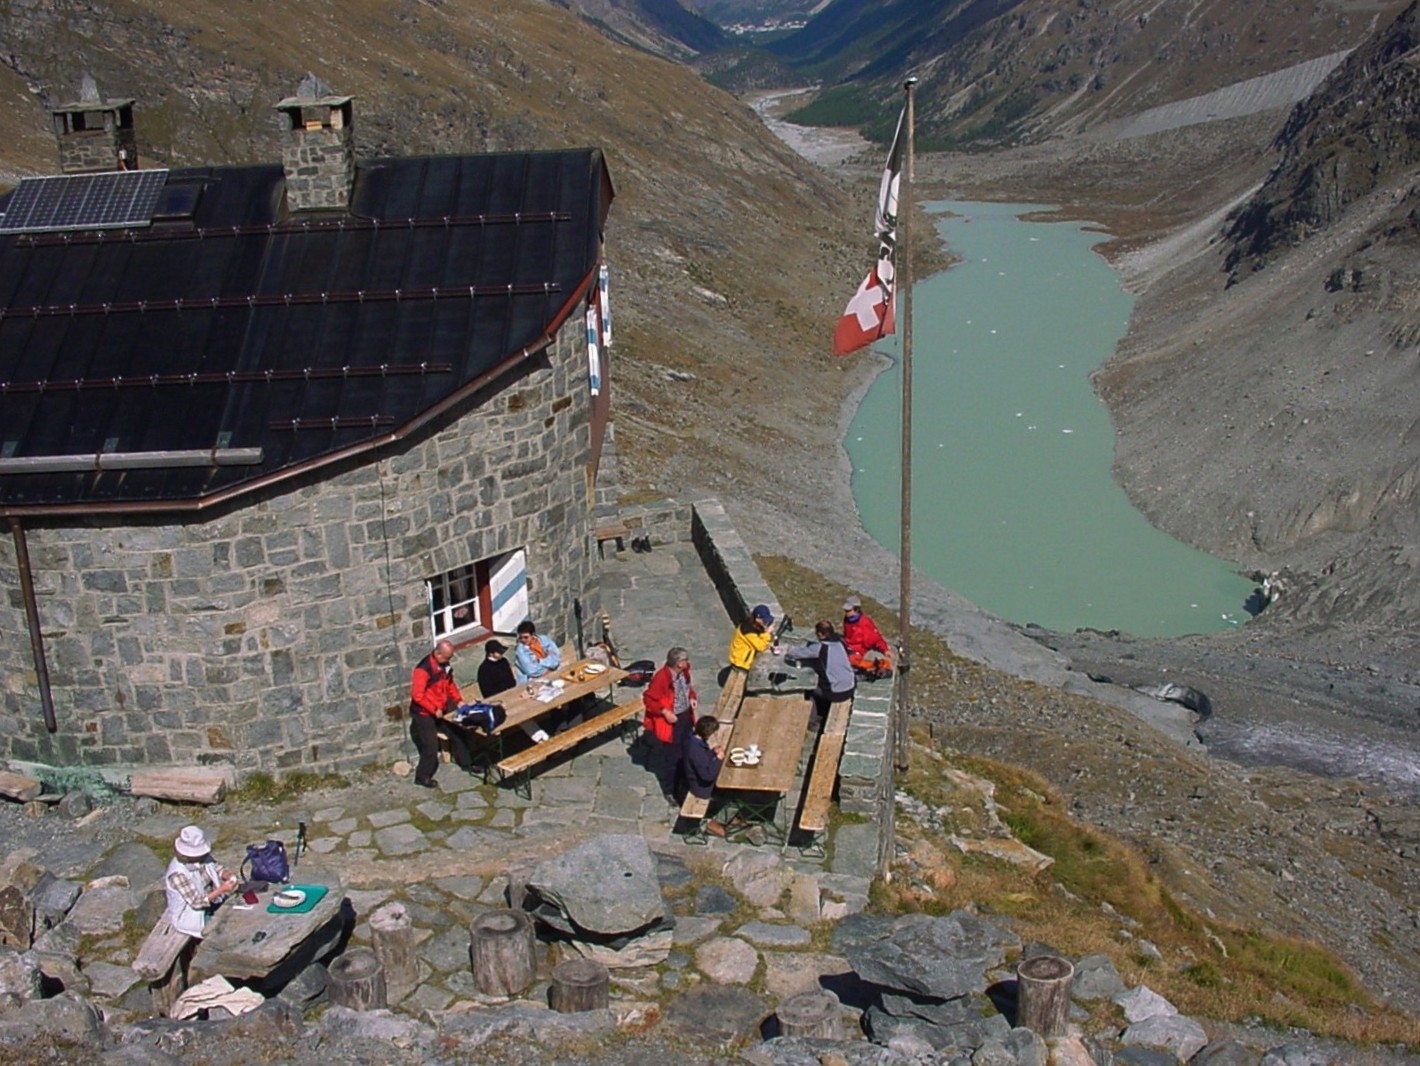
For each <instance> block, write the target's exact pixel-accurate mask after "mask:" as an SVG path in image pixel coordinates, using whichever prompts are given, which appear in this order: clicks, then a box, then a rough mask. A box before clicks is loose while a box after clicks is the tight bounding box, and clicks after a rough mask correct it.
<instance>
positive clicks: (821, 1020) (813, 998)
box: [776, 988, 843, 1040]
mask: <svg viewBox="0 0 1420 1066" xmlns="http://www.w3.org/2000/svg"><path fill="white" fill-rule="evenodd" d="M776 1013H777V1014H778V1016H779V1035H780V1036H809V1037H822V1038H823V1039H825V1040H842V1039H843V1010H842V1008H841V1007H840V1006H839V1003H838V997H837V996H835V995H834V994H833V993H832V992H830V991H828V990H827V989H824V988H819V989H815V990H814V991H812V992H800V993H799V994H798V995H797V996H790V997H789V998H788V999H786V1000H785V1001H784V1002H783V1003H781V1004H779V1010H778V1011H777V1012H776Z"/></svg>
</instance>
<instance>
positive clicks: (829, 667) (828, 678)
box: [784, 621, 858, 726]
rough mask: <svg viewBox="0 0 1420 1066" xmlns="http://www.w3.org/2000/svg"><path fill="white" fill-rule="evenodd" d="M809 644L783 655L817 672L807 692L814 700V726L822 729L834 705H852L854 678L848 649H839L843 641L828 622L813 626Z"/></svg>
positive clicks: (855, 679)
mask: <svg viewBox="0 0 1420 1066" xmlns="http://www.w3.org/2000/svg"><path fill="white" fill-rule="evenodd" d="M814 637H815V638H816V639H815V640H813V641H812V642H811V643H809V644H807V645H805V646H804V647H802V648H793V649H790V650H789V651H787V652H785V654H784V658H785V660H786V661H787V662H798V663H804V664H806V665H808V666H812V667H813V668H814V670H815V671H817V673H818V685H817V687H815V689H814V691H813V692H812V693H811V695H812V697H813V701H814V719H815V722H814V724H815V725H816V726H822V725H823V724H824V722H826V721H827V720H828V715H829V712H830V711H831V710H832V709H833V705H834V704H835V703H852V701H853V690H854V688H855V686H856V685H857V680H858V679H857V677H856V675H855V674H854V673H853V664H852V663H851V662H849V661H848V649H847V648H845V647H844V646H843V638H842V637H840V636H839V635H838V633H837V631H836V630H834V628H833V623H832V622H827V621H825V622H818V623H816V624H815V625H814Z"/></svg>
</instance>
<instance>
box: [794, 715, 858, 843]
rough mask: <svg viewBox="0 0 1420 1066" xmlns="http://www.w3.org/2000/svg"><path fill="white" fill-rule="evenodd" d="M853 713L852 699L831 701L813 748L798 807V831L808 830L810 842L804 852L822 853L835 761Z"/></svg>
mask: <svg viewBox="0 0 1420 1066" xmlns="http://www.w3.org/2000/svg"><path fill="white" fill-rule="evenodd" d="M852 714H853V704H852V701H847V702H844V703H835V704H833V708H832V710H830V711H829V713H828V721H827V722H825V723H824V727H823V733H822V735H820V736H819V739H818V747H817V748H816V749H815V751H814V768H813V771H812V772H811V773H810V774H809V780H808V783H807V784H806V785H805V786H804V802H803V806H802V807H801V808H800V810H799V831H800V832H803V833H807V834H809V842H808V843H807V844H805V845H803V847H801V848H800V851H802V852H803V853H804V855H806V856H812V857H815V858H823V856H824V854H825V852H824V847H823V834H824V831H825V830H826V829H827V828H828V808H829V805H830V804H831V803H832V802H833V786H834V785H835V784H836V783H837V782H838V764H839V762H840V761H841V760H842V758H843V746H844V743H845V742H846V741H847V740H848V719H849V718H850V717H851V716H852Z"/></svg>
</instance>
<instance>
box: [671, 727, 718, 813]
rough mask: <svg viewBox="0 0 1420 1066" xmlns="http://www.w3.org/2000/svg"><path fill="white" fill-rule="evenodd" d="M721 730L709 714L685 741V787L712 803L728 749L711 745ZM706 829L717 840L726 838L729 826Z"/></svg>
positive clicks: (683, 758)
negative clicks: (711, 797)
mask: <svg viewBox="0 0 1420 1066" xmlns="http://www.w3.org/2000/svg"><path fill="white" fill-rule="evenodd" d="M719 728H720V720H719V719H718V718H716V717H715V716H714V715H712V714H707V715H706V716H705V717H704V718H702V719H700V721H698V722H696V723H695V732H694V735H693V736H691V738H690V739H689V740H687V741H686V742H685V754H684V756H683V757H682V760H681V770H682V772H683V773H684V775H685V788H686V791H687V792H689V793H690V794H691V795H692V796H699V797H700V798H701V799H707V800H708V799H709V798H710V796H711V793H713V792H714V791H715V779H716V778H717V777H719V776H720V767H722V766H724V765H725V749H724V746H723V745H720V744H712V743H711V740H712V739H713V738H714V736H715V732H716V731H717V730H718V729H719ZM705 830H706V832H709V833H714V834H715V835H716V836H717V837H722V836H724V835H725V827H724V826H723V825H721V824H720V823H719V822H715V821H709V822H706V823H705Z"/></svg>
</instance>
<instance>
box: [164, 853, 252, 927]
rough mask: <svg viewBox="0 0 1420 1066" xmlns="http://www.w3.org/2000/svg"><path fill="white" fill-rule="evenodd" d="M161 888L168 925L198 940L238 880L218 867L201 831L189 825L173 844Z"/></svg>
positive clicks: (224, 869) (235, 886)
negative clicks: (166, 900)
mask: <svg viewBox="0 0 1420 1066" xmlns="http://www.w3.org/2000/svg"><path fill="white" fill-rule="evenodd" d="M173 851H175V852H176V853H177V854H176V855H174V856H173V860H172V862H170V863H168V870H167V874H166V876H165V877H164V878H163V887H164V889H165V890H166V891H167V897H168V909H167V915H168V924H169V925H171V926H172V927H173V928H174V929H176V930H177V931H178V932H180V933H186V934H187V935H188V936H193V937H198V938H201V936H202V931H203V927H204V926H206V924H207V919H208V918H209V917H210V916H211V914H212V912H213V911H215V910H216V909H217V908H218V907H219V906H221V904H222V901H223V900H225V899H226V898H227V897H228V896H230V895H231V894H232V893H233V892H235V891H236V890H237V878H236V875H234V874H233V873H232V872H231V871H230V870H228V869H226V868H224V867H222V866H218V865H217V863H216V861H215V860H214V859H213V858H212V849H211V847H210V846H209V845H208V843H207V837H206V835H205V834H204V833H203V832H202V830H201V829H200V828H199V827H197V826H195V825H189V826H186V827H184V829H183V830H182V832H181V833H179V834H178V835H177V839H176V840H174V841H173Z"/></svg>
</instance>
